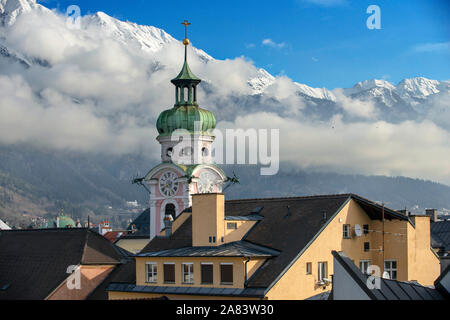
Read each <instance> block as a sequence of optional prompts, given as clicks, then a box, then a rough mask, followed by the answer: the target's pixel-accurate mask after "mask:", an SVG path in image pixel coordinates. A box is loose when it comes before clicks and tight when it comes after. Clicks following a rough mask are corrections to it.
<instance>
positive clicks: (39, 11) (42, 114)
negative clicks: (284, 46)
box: [0, 0, 450, 184]
mask: <svg viewBox="0 0 450 320" xmlns="http://www.w3.org/2000/svg"><path fill="white" fill-rule="evenodd" d="M192 40H193V41H194V45H195V39H192ZM183 54H184V50H183V46H182V44H181V43H180V42H179V41H177V40H176V39H174V38H173V37H172V36H171V35H169V34H167V33H166V32H164V31H163V30H161V29H158V28H155V27H150V26H139V25H136V24H134V23H131V22H122V21H119V20H116V19H114V18H112V17H109V16H108V15H106V14H104V13H101V12H99V13H96V14H94V15H88V16H83V17H82V20H81V29H72V28H68V25H67V19H66V17H64V15H62V14H60V13H57V12H55V11H51V10H48V9H46V8H45V7H43V6H41V5H39V4H36V3H35V2H34V1H31V0H0V96H1V99H0V143H1V144H17V143H27V144H32V145H34V146H38V147H43V148H44V147H45V148H54V149H58V150H71V151H80V152H96V153H106V154H112V155H123V154H129V153H137V152H143V153H145V154H148V155H149V156H151V157H152V158H154V159H155V160H156V159H158V158H159V153H160V151H159V150H160V149H159V144H158V143H157V142H156V141H155V138H156V135H157V131H156V128H155V123H156V119H157V117H158V115H159V113H160V112H161V111H163V110H165V109H168V108H170V107H172V106H173V103H174V88H173V86H172V84H170V79H172V78H174V77H175V76H176V75H177V74H178V72H179V70H180V69H181V64H182V59H183ZM188 54H189V63H190V66H191V69H192V70H193V72H194V73H195V74H196V75H197V76H199V77H200V78H202V79H203V83H202V84H201V85H200V91H199V102H200V105H201V106H202V107H203V108H206V109H209V110H211V111H212V112H214V113H215V115H216V117H217V119H218V122H219V125H218V126H219V128H244V129H246V128H276V129H280V139H281V146H280V153H281V161H283V162H285V163H289V164H291V165H292V166H293V167H298V168H302V169H311V170H326V171H336V172H340V173H361V174H380V175H404V176H410V177H414V178H423V179H432V180H435V181H439V182H444V183H447V184H450V82H439V81H436V80H429V79H425V78H414V79H405V80H404V81H402V82H401V83H399V84H398V85H394V84H391V83H389V82H387V81H384V80H367V81H362V82H360V83H358V84H356V85H355V86H354V87H353V88H349V89H335V90H328V89H325V88H311V87H309V86H307V85H304V84H299V83H296V82H294V81H292V80H291V79H290V78H288V77H286V76H279V77H273V76H272V75H270V74H269V73H267V72H266V71H265V70H263V69H259V68H257V67H255V66H254V64H253V63H252V61H251V60H249V59H248V58H246V57H237V58H234V59H227V60H216V59H214V58H212V57H211V56H209V55H208V54H207V53H205V52H203V51H201V50H199V49H195V48H192V47H190V49H189V53H188Z"/></svg>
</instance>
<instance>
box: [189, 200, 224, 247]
mask: <svg viewBox="0 0 450 320" xmlns="http://www.w3.org/2000/svg"><path fill="white" fill-rule="evenodd" d="M224 220H225V195H224V194H215V193H209V194H198V195H193V196H192V243H193V244H192V245H193V246H194V247H197V246H219V245H221V244H223V243H222V242H221V239H222V237H224V229H225V228H224V223H225V221H224ZM212 236H214V237H216V243H210V242H209V237H212Z"/></svg>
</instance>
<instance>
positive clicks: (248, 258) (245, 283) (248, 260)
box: [244, 257, 251, 286]
mask: <svg viewBox="0 0 450 320" xmlns="http://www.w3.org/2000/svg"><path fill="white" fill-rule="evenodd" d="M245 258H247V261H245V282H244V286H246V285H247V280H248V279H247V263H249V262H250V260H251V258H250V257H245Z"/></svg>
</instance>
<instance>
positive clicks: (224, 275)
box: [220, 263, 233, 285]
mask: <svg viewBox="0 0 450 320" xmlns="http://www.w3.org/2000/svg"><path fill="white" fill-rule="evenodd" d="M220 283H221V284H226V285H232V284H233V264H232V263H221V264H220Z"/></svg>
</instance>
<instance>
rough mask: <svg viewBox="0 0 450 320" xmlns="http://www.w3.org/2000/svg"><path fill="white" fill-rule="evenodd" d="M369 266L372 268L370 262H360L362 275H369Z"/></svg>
mask: <svg viewBox="0 0 450 320" xmlns="http://www.w3.org/2000/svg"><path fill="white" fill-rule="evenodd" d="M369 266H370V260H361V261H359V270H361V272H362V273H365V274H369V272H368V269H369Z"/></svg>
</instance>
